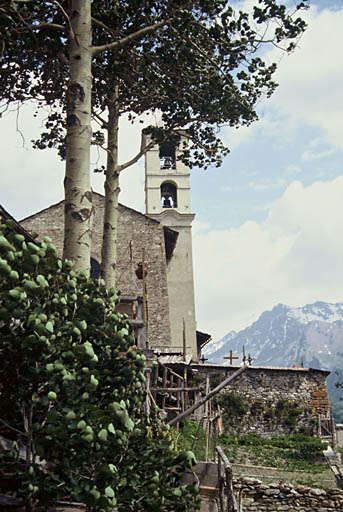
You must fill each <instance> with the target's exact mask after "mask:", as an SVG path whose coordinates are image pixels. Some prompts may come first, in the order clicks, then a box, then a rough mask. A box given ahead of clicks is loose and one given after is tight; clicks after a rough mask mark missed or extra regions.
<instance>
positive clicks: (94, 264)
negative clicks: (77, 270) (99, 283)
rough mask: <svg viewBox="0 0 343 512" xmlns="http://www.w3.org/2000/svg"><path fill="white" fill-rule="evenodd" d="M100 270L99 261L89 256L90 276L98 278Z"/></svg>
mask: <svg viewBox="0 0 343 512" xmlns="http://www.w3.org/2000/svg"><path fill="white" fill-rule="evenodd" d="M100 271H101V268H100V263H99V262H98V261H97V260H96V259H94V258H91V278H92V279H99V277H100Z"/></svg>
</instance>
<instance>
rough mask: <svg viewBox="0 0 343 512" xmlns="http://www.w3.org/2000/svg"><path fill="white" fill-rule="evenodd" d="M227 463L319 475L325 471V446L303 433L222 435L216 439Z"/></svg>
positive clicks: (325, 444)
mask: <svg viewBox="0 0 343 512" xmlns="http://www.w3.org/2000/svg"><path fill="white" fill-rule="evenodd" d="M219 444H220V445H221V446H222V447H223V449H224V451H225V453H226V454H227V456H228V458H229V460H230V461H231V462H233V463H237V464H251V465H255V466H268V467H272V468H277V469H282V470H284V471H306V472H309V473H313V474H316V473H322V472H323V471H325V470H326V469H327V465H326V464H325V463H323V459H322V452H323V450H325V448H326V447H327V443H322V442H321V441H320V440H318V439H317V438H314V437H310V436H306V435H303V434H293V435H289V436H285V435H283V436H273V437H272V438H271V439H265V438H263V437H260V436H258V435H256V434H247V435H245V436H240V437H235V436H233V435H229V434H223V435H222V436H221V438H220V440H219Z"/></svg>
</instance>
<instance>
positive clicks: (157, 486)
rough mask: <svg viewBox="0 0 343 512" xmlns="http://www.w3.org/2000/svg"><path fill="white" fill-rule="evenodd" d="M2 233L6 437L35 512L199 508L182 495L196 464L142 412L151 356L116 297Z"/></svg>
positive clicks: (7, 464)
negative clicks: (77, 505) (78, 505)
mask: <svg viewBox="0 0 343 512" xmlns="http://www.w3.org/2000/svg"><path fill="white" fill-rule="evenodd" d="M12 228H13V223H12V222H11V221H7V222H6V224H5V225H4V224H3V225H1V226H0V283H1V288H0V339H1V351H0V356H1V364H0V390H1V393H0V433H1V434H2V435H3V436H5V437H6V438H7V439H11V440H12V441H13V443H12V450H10V451H7V452H1V457H2V460H1V461H0V462H1V470H2V472H3V473H11V474H15V475H16V478H17V482H18V490H17V492H16V493H17V495H18V496H20V497H22V498H23V499H24V501H25V503H26V508H27V510H31V506H32V503H35V504H38V505H40V506H44V507H47V506H48V505H51V504H53V503H54V502H55V501H56V500H58V499H61V498H66V497H67V498H68V497H69V498H71V499H72V500H73V501H80V502H83V503H85V504H87V506H88V509H89V510H91V511H108V510H113V507H114V506H116V507H117V510H118V511H121V510H127V509H128V508H130V507H133V508H131V510H135V511H144V510H160V511H169V510H170V511H171V510H173V511H174V510H175V511H186V510H196V507H197V497H196V494H197V490H196V488H195V487H194V486H182V485H181V474H182V472H183V471H184V469H185V468H186V467H190V466H191V465H192V464H193V463H194V460H193V459H194V457H193V454H190V453H188V454H184V453H181V452H180V451H179V450H177V449H176V448H175V446H174V444H173V442H172V440H171V439H170V433H169V431H168V429H166V428H165V427H164V426H163V425H162V424H161V423H160V422H159V420H158V418H157V417H156V416H154V415H152V416H151V418H147V417H146V416H145V414H144V411H143V407H142V406H143V403H144V398H145V392H144V389H143V386H144V380H145V377H144V373H143V372H144V366H145V357H144V356H143V355H141V354H140V353H138V352H137V351H136V350H134V348H135V347H134V346H133V338H131V336H130V335H129V330H128V325H127V324H126V321H125V320H124V319H123V317H122V316H121V315H120V314H118V313H117V312H116V311H115V303H116V300H117V295H116V292H115V290H114V289H111V290H106V288H105V286H104V283H103V282H100V283H98V282H96V281H94V280H91V279H89V278H88V276H87V275H85V274H82V273H79V274H77V273H75V272H74V271H73V268H72V267H73V265H72V263H71V262H68V261H66V262H62V261H61V260H59V259H58V257H57V256H56V251H55V247H54V246H53V244H52V243H51V240H50V239H49V238H45V239H44V241H43V242H42V243H41V244H39V243H37V244H36V243H32V242H28V243H27V242H26V241H25V239H24V237H23V235H21V234H18V233H16V232H15V231H13V230H12Z"/></svg>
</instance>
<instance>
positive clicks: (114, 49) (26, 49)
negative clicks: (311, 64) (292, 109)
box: [0, 0, 307, 287]
mask: <svg viewBox="0 0 343 512" xmlns="http://www.w3.org/2000/svg"><path fill="white" fill-rule="evenodd" d="M306 5H307V0H303V1H300V2H299V5H298V6H297V8H298V9H302V8H305V7H306ZM296 10H297V9H296ZM0 13H1V19H0V26H1V29H2V32H3V33H4V34H5V37H4V38H3V39H2V45H1V59H0V69H1V78H0V101H1V102H3V108H4V110H6V109H7V108H8V107H9V106H10V105H11V104H13V103H16V106H17V107H18V108H19V106H20V105H21V104H22V103H23V102H24V101H28V100H30V99H35V100H37V101H38V102H39V106H40V107H41V106H42V105H47V106H48V107H49V108H50V109H51V110H50V113H48V116H47V120H46V124H45V131H44V132H43V133H42V136H41V137H40V139H39V140H38V141H35V142H34V145H35V147H37V148H40V149H44V148H46V147H48V148H51V147H57V148H58V150H59V153H60V155H61V156H62V157H63V158H65V160H66V179H65V180H64V188H65V201H66V208H65V243H64V257H65V258H69V259H73V260H74V261H75V264H76V268H78V269H82V270H86V269H88V268H89V261H90V245H91V240H90V233H91V224H90V220H91V217H92V204H91V200H92V193H91V188H90V182H89V169H90V145H91V143H92V140H93V143H95V144H97V145H98V146H99V147H102V146H103V143H104V142H105V139H107V140H106V147H105V148H104V149H106V151H107V164H106V168H104V167H102V168H101V169H97V170H100V171H104V172H105V208H104V230H103V245H102V262H101V273H102V276H103V277H104V279H105V282H106V285H107V286H108V287H109V286H111V285H113V284H114V283H115V265H114V263H115V261H116V252H115V248H116V232H117V221H118V220H117V204H118V195H119V190H120V188H119V174H120V172H121V171H123V170H124V169H125V168H127V167H129V166H130V165H132V164H133V163H135V162H136V161H137V160H138V159H139V158H140V157H141V156H142V155H143V154H144V153H145V152H146V151H147V150H148V149H149V147H152V145H154V143H156V142H158V143H160V142H163V141H165V140H167V139H168V137H171V136H172V137H175V139H174V142H175V143H177V142H179V141H180V140H181V132H182V134H184V135H186V137H187V139H188V142H190V144H187V143H185V145H184V146H183V152H182V155H181V158H182V160H183V161H184V162H185V163H187V165H189V166H190V167H192V166H194V165H196V166H198V167H202V168H207V167H208V166H210V165H216V166H219V165H220V164H221V160H222V156H223V155H226V154H227V153H228V151H229V150H228V148H227V147H226V146H225V144H224V143H223V141H222V140H221V139H220V137H219V136H218V132H219V129H220V127H221V126H232V127H239V126H241V125H249V124H250V123H251V122H253V121H254V120H256V119H257V114H256V111H255V106H256V104H257V102H258V101H259V100H260V99H261V98H262V97H264V96H267V97H268V96H270V95H271V94H272V92H273V91H274V89H275V87H276V83H275V82H274V80H273V74H274V72H275V70H276V64H274V63H273V64H270V65H267V64H266V62H265V61H264V60H263V58H261V56H262V53H263V52H261V51H260V49H261V45H262V44H263V43H267V44H269V43H272V44H274V45H276V46H277V47H279V48H280V47H283V48H284V50H285V51H288V52H289V51H291V50H292V49H294V47H295V44H296V41H297V38H298V37H299V36H300V35H301V34H302V32H303V31H304V29H305V22H304V21H303V20H302V19H301V18H300V17H296V16H294V12H291V13H290V12H289V11H288V10H287V9H286V7H285V6H284V5H282V4H281V5H280V4H279V3H278V0H260V1H259V5H258V6H255V7H254V8H253V12H252V14H251V16H250V17H249V14H248V13H244V12H242V11H238V12H236V11H235V10H234V9H233V8H232V6H231V5H230V4H229V2H228V1H227V0H201V1H200V0H191V1H189V2H187V3H186V4H185V2H180V0H168V1H165V0H146V1H145V2H141V3H139V2H138V3H137V2H136V1H135V0H124V1H122V2H113V1H111V0H106V1H105V2H104V1H103V0H92V1H91V0H87V1H86V0H84V1H81V0H69V1H67V0H61V1H60V2H45V1H43V0H35V2H26V1H20V2H19V1H15V0H0ZM267 33H268V37H267ZM148 112H150V113H153V114H154V115H155V116H156V118H159V122H158V123H157V122H156V124H155V125H154V126H150V127H148V128H147V129H146V130H145V133H146V134H149V135H150V136H151V139H152V141H151V143H150V144H151V145H150V146H149V144H147V145H145V146H144V147H143V145H142V147H141V149H140V151H139V152H138V153H137V154H136V155H135V156H134V157H133V158H132V159H131V160H129V161H127V162H125V163H124V164H120V165H119V161H118V154H119V152H118V150H119V138H118V130H119V118H120V116H121V115H123V114H124V113H126V114H128V116H129V118H130V120H132V121H133V120H134V119H135V118H136V117H137V116H140V115H142V114H144V113H148ZM91 115H93V119H94V120H95V121H96V122H97V123H98V124H99V129H98V130H97V131H96V132H95V134H94V136H93V138H92V137H91V131H92V129H91ZM105 134H106V137H105Z"/></svg>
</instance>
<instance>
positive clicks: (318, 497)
mask: <svg viewBox="0 0 343 512" xmlns="http://www.w3.org/2000/svg"><path fill="white" fill-rule="evenodd" d="M233 486H234V492H235V495H236V496H237V501H239V499H240V497H241V500H242V505H243V510H244V511H245V512H295V511H297V512H329V511H336V512H338V511H342V510H343V491H342V490H340V489H328V490H326V491H324V490H322V489H311V488H310V487H304V486H302V485H292V484H289V483H283V482H280V483H279V484H270V485H265V484H263V483H262V482H261V481H260V480H255V479H252V478H238V479H234V482H233Z"/></svg>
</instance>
